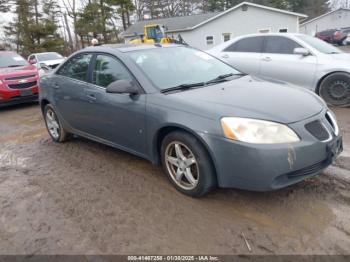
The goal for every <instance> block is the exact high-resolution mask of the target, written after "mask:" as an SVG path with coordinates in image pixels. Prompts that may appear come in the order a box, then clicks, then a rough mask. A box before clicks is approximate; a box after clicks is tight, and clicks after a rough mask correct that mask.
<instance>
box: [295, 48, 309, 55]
mask: <svg viewBox="0 0 350 262" xmlns="http://www.w3.org/2000/svg"><path fill="white" fill-rule="evenodd" d="M294 54H295V55H302V56H309V55H310V54H311V53H310V51H309V50H307V49H306V48H295V49H294Z"/></svg>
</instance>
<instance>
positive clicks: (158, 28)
mask: <svg viewBox="0 0 350 262" xmlns="http://www.w3.org/2000/svg"><path fill="white" fill-rule="evenodd" d="M181 41H182V40H181ZM178 42H179V41H178V40H175V39H173V38H170V37H168V36H167V35H166V33H165V26H164V25H159V24H150V25H145V26H144V34H143V36H140V37H137V38H134V39H132V40H130V42H129V43H130V44H156V43H159V44H169V43H178Z"/></svg>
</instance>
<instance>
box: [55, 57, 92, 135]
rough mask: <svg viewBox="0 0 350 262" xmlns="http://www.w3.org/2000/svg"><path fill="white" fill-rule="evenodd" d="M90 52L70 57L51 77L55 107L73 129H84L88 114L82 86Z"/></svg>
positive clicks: (84, 83) (86, 79)
mask: <svg viewBox="0 0 350 262" xmlns="http://www.w3.org/2000/svg"><path fill="white" fill-rule="evenodd" d="M92 56H93V55H92V54H88V53H80V54H77V55H75V56H74V57H72V58H70V59H69V60H68V61H67V62H66V63H65V64H64V65H63V66H62V67H60V68H59V70H58V71H57V73H55V74H54V75H53V77H52V83H51V85H52V90H53V94H54V96H53V97H54V99H55V101H54V102H55V107H56V108H57V109H58V110H57V112H58V113H59V114H60V115H61V116H62V118H63V119H64V120H65V121H66V122H67V123H68V124H69V125H70V126H71V127H73V128H74V129H77V130H81V131H84V130H83V128H84V121H85V119H86V115H87V114H88V112H87V110H86V107H85V106H86V103H85V97H84V95H83V94H84V88H85V87H86V86H87V85H88V81H89V79H88V71H89V67H90V62H91V58H92Z"/></svg>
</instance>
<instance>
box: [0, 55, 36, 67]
mask: <svg viewBox="0 0 350 262" xmlns="http://www.w3.org/2000/svg"><path fill="white" fill-rule="evenodd" d="M27 65H29V64H28V62H27V61H26V60H25V59H24V58H23V57H21V56H20V55H17V54H15V53H0V67H19V66H27Z"/></svg>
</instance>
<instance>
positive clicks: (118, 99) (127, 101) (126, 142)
mask: <svg viewBox="0 0 350 262" xmlns="http://www.w3.org/2000/svg"><path fill="white" fill-rule="evenodd" d="M91 71H92V75H91V76H90V77H91V83H90V84H88V85H86V86H85V88H84V97H85V104H86V106H85V109H86V114H85V116H86V118H85V119H84V120H85V124H84V126H85V127H86V129H85V130H86V132H87V133H89V134H90V135H93V136H95V137H97V138H100V139H103V140H106V141H108V142H111V143H113V144H114V145H117V146H119V147H121V148H123V149H125V150H128V151H132V152H133V153H136V154H140V155H144V154H145V152H146V147H145V135H146V130H145V126H146V122H145V121H146V120H145V113H146V96H145V94H144V93H143V92H142V89H141V88H140V87H139V89H140V94H138V95H129V94H111V93H106V87H107V86H108V85H109V84H110V83H112V82H114V81H117V80H127V81H131V82H132V83H133V84H135V85H138V83H137V81H136V80H135V78H134V77H133V76H132V74H131V73H130V72H129V70H128V69H127V68H126V67H125V66H124V64H123V63H122V62H121V61H120V60H119V59H117V58H116V57H114V56H111V55H107V54H97V55H95V56H94V58H93V61H92V70H91Z"/></svg>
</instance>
